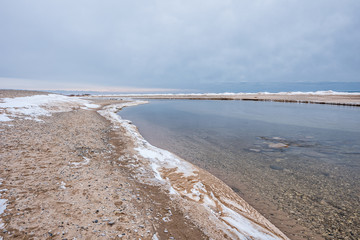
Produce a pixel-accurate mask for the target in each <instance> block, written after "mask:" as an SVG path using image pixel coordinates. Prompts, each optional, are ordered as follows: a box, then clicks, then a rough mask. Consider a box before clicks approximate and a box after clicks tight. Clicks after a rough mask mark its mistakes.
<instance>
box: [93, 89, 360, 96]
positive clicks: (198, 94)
mask: <svg viewBox="0 0 360 240" xmlns="http://www.w3.org/2000/svg"><path fill="white" fill-rule="evenodd" d="M237 95H314V96H327V95H328V96H333V95H360V92H336V91H332V90H328V91H315V92H300V91H295V92H253V93H247V92H238V93H235V92H224V93H149V94H147V93H144V94H136V93H135V94H99V95H93V96H91V97H102V96H103V97H111V96H114V97H116V96H124V97H146V96H150V97H151V96H167V97H171V96H175V97H185V96H186V97H188V96H194V97H201V96H237Z"/></svg>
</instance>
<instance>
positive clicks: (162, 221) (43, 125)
mask: <svg viewBox="0 0 360 240" xmlns="http://www.w3.org/2000/svg"><path fill="white" fill-rule="evenodd" d="M0 94H1V95H0V97H1V99H0V107H1V110H0V111H1V116H2V118H1V119H2V120H1V122H0V124H1V131H0V134H1V139H2V141H1V150H0V156H1V158H0V159H1V164H2V166H3V167H2V169H1V170H0V178H1V179H2V181H1V184H2V185H1V189H2V190H1V196H0V198H1V199H3V200H2V201H1V203H2V206H1V208H4V209H3V210H4V211H3V212H2V214H1V221H2V222H1V223H0V227H1V228H2V229H1V232H0V236H1V237H3V238H4V239H9V238H11V239H24V238H35V239H36V238H38V239H43V238H55V239H64V238H68V239H69V238H77V239H86V238H90V239H92V238H94V239H95V238H96V239H101V238H103V239H120V238H121V239H134V238H136V239H139V238H141V239H169V238H170V239H171V238H175V239H208V238H212V239H237V238H239V239H240V238H244V237H252V238H254V239H265V238H266V239H287V237H286V236H285V235H284V234H282V233H281V232H280V231H279V230H278V229H277V228H276V227H275V226H274V225H272V224H271V223H270V222H269V221H268V220H266V219H265V218H264V217H262V216H261V215H260V214H259V213H258V212H257V211H256V210H254V209H253V208H252V207H251V206H249V205H248V204H247V203H246V202H245V201H244V200H242V199H241V198H240V197H239V196H238V195H237V194H236V193H234V192H233V191H232V190H231V189H230V188H229V187H228V186H226V185H225V184H224V183H223V182H222V181H220V180H218V179H217V178H215V177H214V176H212V175H210V174H209V173H207V172H205V171H203V170H201V169H199V168H197V167H196V166H194V165H192V164H190V163H188V162H186V161H184V160H182V159H180V158H178V157H177V156H175V155H173V154H171V153H169V152H167V151H164V150H161V149H158V148H155V147H153V146H151V145H150V144H149V143H147V142H146V141H145V140H144V139H143V138H142V137H141V135H140V134H139V133H138V132H137V129H136V127H135V126H134V125H132V124H131V123H130V122H128V121H125V120H122V119H120V118H119V117H118V116H117V115H116V114H115V111H118V110H120V109H121V108H122V107H125V106H129V103H127V102H125V101H122V100H113V99H93V101H91V102H90V101H88V100H84V99H81V98H70V97H65V96H60V95H54V94H50V95H45V94H47V93H41V94H43V95H38V93H28V92H27V93H26V92H22V91H21V92H17V91H1V92H0ZM34 94H35V95H34ZM14 97H16V98H14ZM132 104H134V103H130V105H132Z"/></svg>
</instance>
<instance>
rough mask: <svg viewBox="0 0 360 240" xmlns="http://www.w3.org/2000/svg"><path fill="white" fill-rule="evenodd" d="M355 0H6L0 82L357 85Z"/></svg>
mask: <svg viewBox="0 0 360 240" xmlns="http://www.w3.org/2000/svg"><path fill="white" fill-rule="evenodd" d="M359 10H360V2H359V1H357V0H344V1H335V0H318V1H295V0H291V1H288V0H277V1H275V0H265V1H263V0H262V1H260V0H252V1H250V0H249V1H244V0H240V1H231V0H221V1H220V0H207V1H205V0H192V1H187V0H185V1H180V0H174V1H164V0H157V1H118V0H108V1H93V0H86V1H85V0H83V1H69V0H61V1H60V0H57V1H45V0H35V1H25V0H23V1H6V0H0V31H1V36H2V37H1V38H0V53H1V54H0V77H3V78H21V79H40V80H43V81H44V80H45V81H48V82H49V83H54V84H55V83H59V82H62V83H64V84H66V83H74V82H76V83H77V84H80V85H81V84H84V85H101V86H104V87H112V86H133V87H146V88H149V87H151V88H184V89H199V88H203V87H204V86H206V85H221V84H236V83H239V82H274V81H276V82H299V81H306V82H321V81H337V82H341V81H344V82H359V81H360V79H359V77H358V76H359V75H360V68H359V67H358V66H360V54H359V52H360V31H359V29H360V15H359V14H358V13H359V12H360V11H359Z"/></svg>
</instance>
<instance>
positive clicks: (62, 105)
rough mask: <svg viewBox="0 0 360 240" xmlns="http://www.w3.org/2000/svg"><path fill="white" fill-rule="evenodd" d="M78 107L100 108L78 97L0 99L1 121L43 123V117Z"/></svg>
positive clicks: (51, 96) (45, 96)
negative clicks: (16, 120) (16, 119)
mask: <svg viewBox="0 0 360 240" xmlns="http://www.w3.org/2000/svg"><path fill="white" fill-rule="evenodd" d="M76 107H78V108H82V109H89V108H97V107H99V106H98V105H95V104H91V103H90V101H88V100H84V99H81V98H78V97H67V96H63V95H58V94H49V95H34V96H29V97H17V98H2V99H0V121H12V120H13V119H14V118H20V119H31V120H36V121H41V120H40V119H39V117H41V116H50V115H51V113H53V112H64V111H71V110H73V109H74V108H76Z"/></svg>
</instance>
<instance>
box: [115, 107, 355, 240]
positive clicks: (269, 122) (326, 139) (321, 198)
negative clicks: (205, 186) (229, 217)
mask: <svg viewBox="0 0 360 240" xmlns="http://www.w3.org/2000/svg"><path fill="white" fill-rule="evenodd" d="M119 114H120V116H121V117H122V118H124V119H129V120H131V121H132V122H133V123H134V124H135V125H136V126H137V127H138V128H139V131H140V133H141V134H142V135H143V136H144V138H145V139H147V140H148V141H149V142H150V143H151V144H153V145H155V146H157V147H160V148H163V149H167V150H169V151H171V152H173V153H175V154H177V155H178V156H180V157H182V158H184V159H186V160H188V161H190V162H192V163H194V164H195V165H197V166H199V167H201V168H203V169H205V170H207V171H209V172H210V173H212V174H214V175H215V176H217V177H218V178H220V179H221V180H223V181H224V182H225V183H226V184H227V185H229V186H230V187H231V188H232V189H233V190H234V191H235V192H237V193H238V194H239V195H240V196H241V197H242V198H244V199H245V200H246V201H248V202H249V203H250V204H251V205H252V206H254V207H255V208H256V209H257V210H258V211H260V212H261V213H262V214H263V215H264V216H265V217H267V218H268V219H269V220H270V221H271V222H273V223H274V224H275V225H276V226H277V227H279V228H280V229H281V230H282V231H284V232H285V234H287V235H288V236H289V237H290V238H291V239H313V238H314V239H321V238H325V239H358V236H360V220H359V219H360V124H359V120H360V108H356V107H342V106H330V105H316V104H294V103H273V102H250V101H204V100H201V101H194V100H155V101H151V102H150V103H149V104H145V105H139V106H136V107H130V108H126V109H123V110H122V111H121V112H120V113H119Z"/></svg>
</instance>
